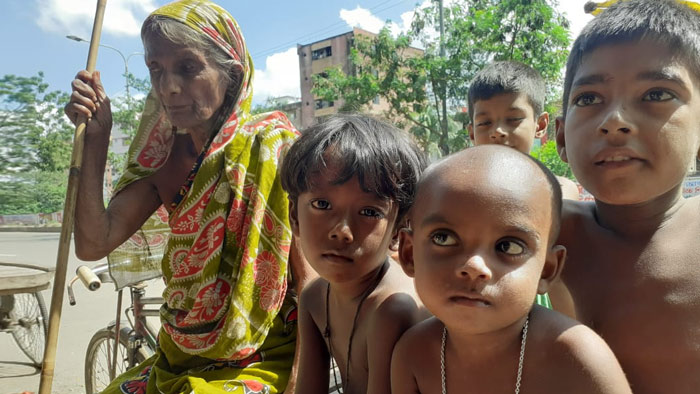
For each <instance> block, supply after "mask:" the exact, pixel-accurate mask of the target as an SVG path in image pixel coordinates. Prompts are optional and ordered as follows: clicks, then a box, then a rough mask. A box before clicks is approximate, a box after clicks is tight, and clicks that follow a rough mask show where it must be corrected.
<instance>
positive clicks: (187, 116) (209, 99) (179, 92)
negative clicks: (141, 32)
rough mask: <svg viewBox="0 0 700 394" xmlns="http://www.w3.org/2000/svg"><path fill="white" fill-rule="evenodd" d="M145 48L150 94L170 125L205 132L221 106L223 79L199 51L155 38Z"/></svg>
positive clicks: (214, 66) (148, 40) (151, 38)
mask: <svg viewBox="0 0 700 394" xmlns="http://www.w3.org/2000/svg"><path fill="white" fill-rule="evenodd" d="M144 46H145V50H146V56H145V59H146V66H147V67H148V70H149V73H150V75H151V85H153V91H154V92H155V93H156V94H157V95H158V98H159V99H160V102H161V104H162V105H163V109H164V110H165V114H166V115H167V117H168V119H169V120H170V122H171V123H172V125H173V126H175V127H177V128H178V129H190V130H193V129H195V130H196V129H204V130H205V131H208V129H209V128H211V126H212V123H213V122H214V119H215V115H216V114H217V111H218V110H219V108H221V105H222V104H223V102H224V97H225V94H226V87H227V86H226V79H225V77H224V75H222V74H221V72H220V71H219V69H218V68H217V67H216V65H215V64H213V63H212V62H211V61H210V60H209V58H208V57H207V56H206V55H205V53H204V52H203V51H202V50H200V49H196V48H192V47H188V46H183V45H179V44H175V43H173V42H171V41H169V40H166V39H164V38H162V37H158V36H152V37H149V38H148V39H147V40H146V42H145V43H144Z"/></svg>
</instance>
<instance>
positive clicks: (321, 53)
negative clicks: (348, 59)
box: [311, 46, 333, 60]
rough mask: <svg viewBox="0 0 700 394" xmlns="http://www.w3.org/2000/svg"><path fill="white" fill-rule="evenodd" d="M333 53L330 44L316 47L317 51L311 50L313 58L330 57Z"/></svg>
mask: <svg viewBox="0 0 700 394" xmlns="http://www.w3.org/2000/svg"><path fill="white" fill-rule="evenodd" d="M332 54H333V51H332V50H331V47H330V46H327V47H325V48H321V49H316V50H315V51H311V60H318V59H323V58H324V57H330V56H331V55H332Z"/></svg>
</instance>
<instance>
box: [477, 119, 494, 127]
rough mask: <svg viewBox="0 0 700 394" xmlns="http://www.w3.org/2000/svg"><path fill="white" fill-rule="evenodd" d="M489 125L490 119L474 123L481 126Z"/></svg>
mask: <svg viewBox="0 0 700 394" xmlns="http://www.w3.org/2000/svg"><path fill="white" fill-rule="evenodd" d="M490 125H491V121H490V120H484V121H482V122H478V123H477V124H476V127H483V126H490Z"/></svg>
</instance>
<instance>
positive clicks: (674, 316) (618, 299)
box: [552, 0, 700, 394]
mask: <svg viewBox="0 0 700 394" xmlns="http://www.w3.org/2000/svg"><path fill="white" fill-rule="evenodd" d="M563 105H564V108H563V110H564V117H563V118H562V119H561V120H560V121H558V125H557V144H558V147H559V154H560V156H561V157H562V159H563V160H564V161H566V162H568V163H569V164H570V165H571V169H572V170H573V172H574V174H575V175H576V178H577V179H578V180H579V181H580V182H581V184H582V185H583V186H584V187H585V188H586V190H588V191H590V192H591V194H593V196H594V197H595V203H590V204H584V203H578V202H568V203H567V204H565V206H564V211H563V215H564V216H563V225H562V232H561V236H560V238H559V243H561V244H563V245H565V246H566V248H567V250H568V252H569V253H568V260H567V264H566V267H565V269H564V272H563V275H562V279H563V283H564V285H565V286H566V288H567V290H568V291H569V292H570V296H571V299H573V305H572V306H573V309H574V310H575V312H576V317H577V318H578V319H579V320H580V321H582V322H583V323H585V324H587V325H589V326H590V327H591V328H593V329H594V330H596V331H597V332H598V333H599V334H600V335H601V336H602V337H603V338H604V339H605V340H606V341H607V342H608V344H609V345H610V347H611V348H612V350H613V352H614V353H615V355H616V356H617V358H618V360H620V363H621V364H622V367H623V369H624V370H625V373H626V374H627V377H628V378H629V380H630V383H631V384H632V388H633V389H634V392H635V393H642V394H643V393H674V394H682V393H687V394H690V393H697V392H698V390H699V388H700V290H699V289H700V242H698V241H700V236H699V235H700V199H699V198H697V197H696V198H692V199H687V200H686V199H683V197H682V194H681V192H682V183H683V179H684V177H685V175H686V172H687V170H688V168H689V166H690V163H691V162H692V160H695V157H696V156H697V155H698V154H699V153H700V14H698V13H697V12H694V11H692V10H691V9H690V8H689V7H688V6H686V5H683V4H681V3H680V2H677V1H672V0H630V1H624V2H620V3H617V4H615V5H614V6H612V7H611V8H609V9H608V10H606V11H604V12H603V13H602V14H601V15H600V16H598V17H597V18H595V19H594V20H592V21H591V22H590V23H589V24H588V25H587V26H586V27H585V28H584V30H583V31H582V32H581V35H580V36H579V37H578V38H577V39H576V42H575V43H574V46H573V48H572V50H571V54H570V56H569V60H568V64H567V70H566V78H565V86H564V98H563ZM565 301H566V300H565V299H561V300H559V299H556V298H555V297H554V296H553V297H552V303H553V304H554V306H556V307H557V309H559V308H560V307H566V305H565Z"/></svg>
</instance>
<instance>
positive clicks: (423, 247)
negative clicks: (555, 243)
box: [400, 159, 564, 334]
mask: <svg viewBox="0 0 700 394" xmlns="http://www.w3.org/2000/svg"><path fill="white" fill-rule="evenodd" d="M523 160H527V159H523ZM507 164H512V163H506V165H507ZM520 165H523V163H522V162H521V163H520ZM527 165H532V166H534V164H533V163H529V164H528V163H524V165H523V166H527ZM534 171H539V170H538V169H535V170H534ZM466 172H467V173H466V174H465V173H464V172H461V173H460V171H452V174H450V173H442V174H433V173H431V174H430V175H431V176H432V177H433V178H430V179H428V180H427V181H426V182H427V184H425V185H423V186H422V188H421V191H420V192H419V196H418V197H417V199H416V202H415V205H414V206H413V207H412V211H411V216H410V227H411V229H412V230H411V232H408V231H402V233H401V247H400V257H401V263H402V265H403V266H404V269H405V270H406V272H407V273H408V274H409V275H411V276H413V277H414V278H415V284H416V290H417V292H418V294H419V296H420V298H421V300H422V301H423V303H424V304H425V306H426V307H427V308H428V310H430V312H431V313H433V314H434V315H435V316H436V317H437V318H438V319H440V320H441V321H443V322H444V323H445V324H446V325H447V326H448V327H450V329H452V328H453V327H456V328H457V329H458V330H461V331H464V332H470V333H473V334H476V333H486V332H492V331H496V330H498V329H501V328H505V327H508V326H510V325H512V324H514V323H516V322H518V321H519V319H521V318H523V317H524V316H525V314H526V313H527V311H529V310H530V308H531V307H532V304H533V301H534V299H535V295H536V294H537V292H538V291H539V292H544V291H546V286H547V284H548V283H549V282H548V281H550V280H553V279H552V278H553V277H556V276H557V275H558V269H560V268H559V265H560V260H557V257H556V253H555V252H552V250H554V249H555V248H549V246H548V241H549V235H550V234H549V231H550V227H551V221H552V218H551V204H550V201H551V197H550V193H549V191H548V190H549V186H548V184H547V183H546V179H545V180H543V181H542V182H538V181H533V179H540V180H542V178H544V176H543V175H542V174H540V177H539V178H537V177H536V176H537V174H535V175H534V176H533V175H532V174H533V173H534V172H533V170H532V169H530V170H529V171H520V170H518V169H516V170H515V172H522V173H523V175H524V176H526V177H525V178H521V179H517V176H509V175H506V176H503V175H501V174H502V172H500V173H499V172H498V171H495V170H494V169H493V168H489V167H488V166H482V167H480V168H479V165H478V164H477V165H476V166H475V167H472V168H470V169H469V170H468V171H466ZM528 172H529V174H528ZM561 253H564V252H561ZM560 257H561V258H562V259H563V255H562V256H560ZM552 259H554V260H552ZM545 260H548V263H547V264H545ZM552 261H554V263H551V262H552ZM543 277H546V279H543Z"/></svg>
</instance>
